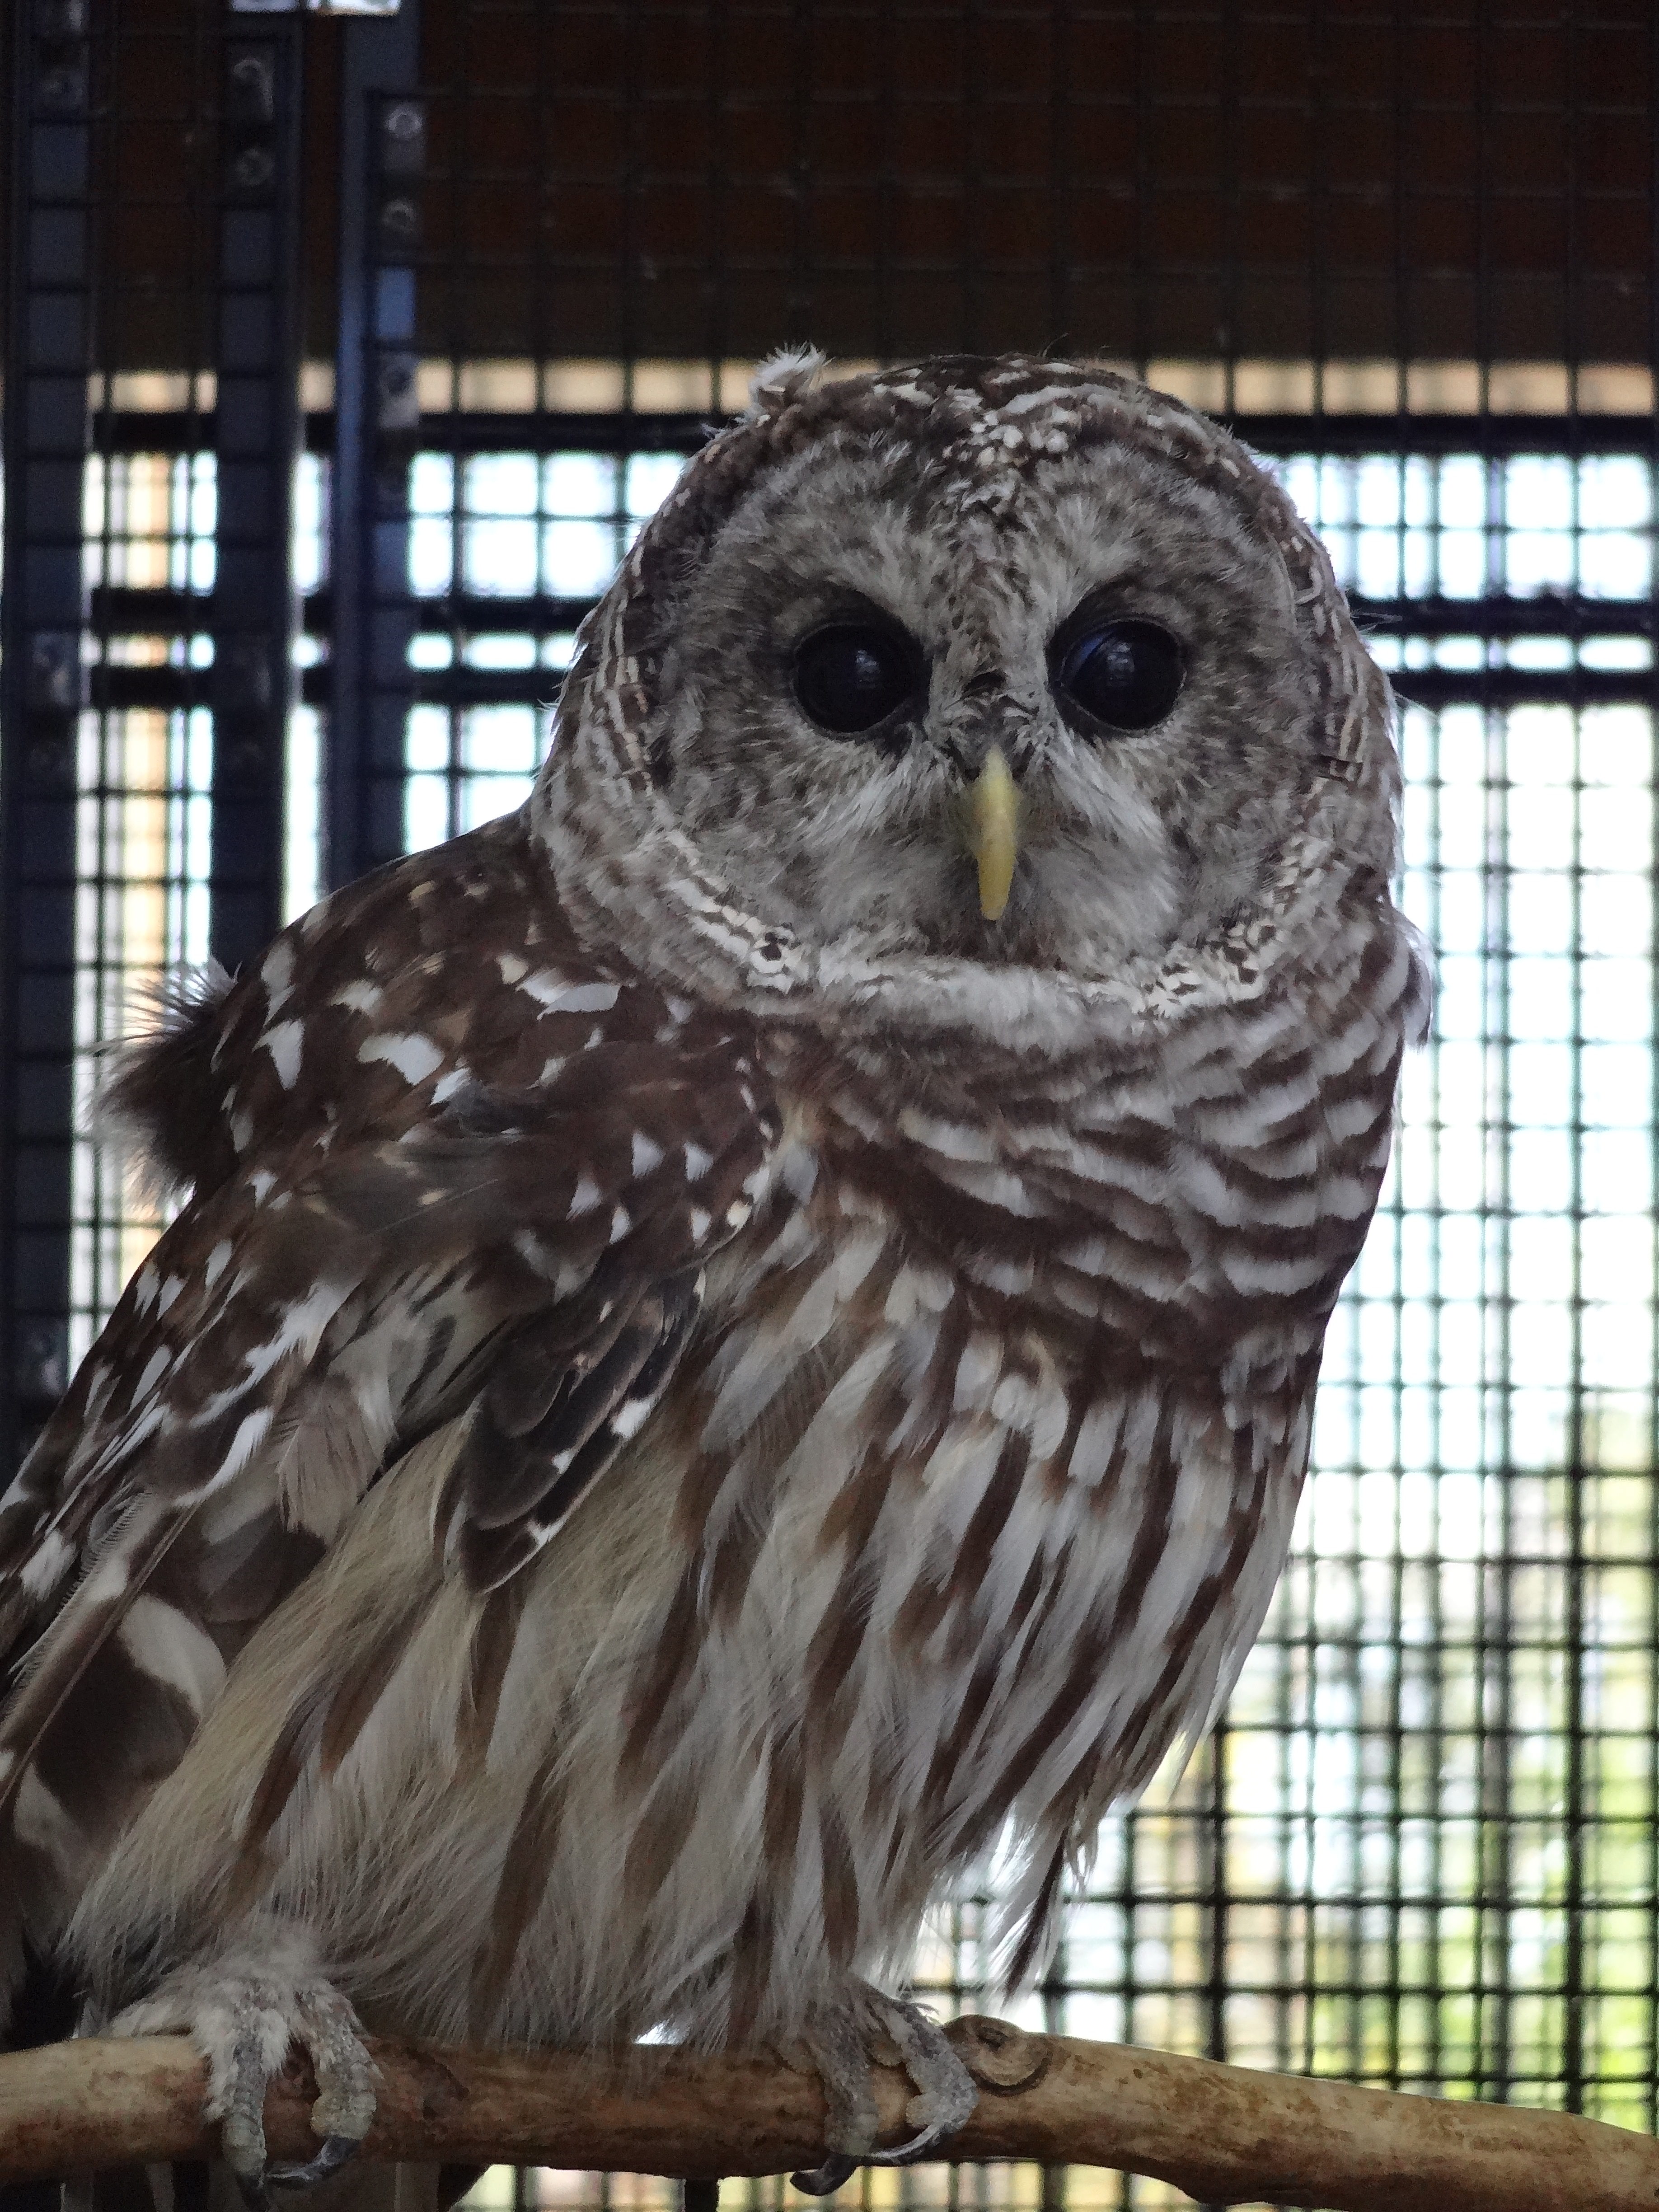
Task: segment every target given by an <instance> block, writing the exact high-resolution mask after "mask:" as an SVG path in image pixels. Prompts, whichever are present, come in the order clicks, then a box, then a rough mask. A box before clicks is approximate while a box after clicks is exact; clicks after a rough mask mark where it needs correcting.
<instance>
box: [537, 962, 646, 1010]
mask: <svg viewBox="0 0 1659 2212" xmlns="http://www.w3.org/2000/svg"><path fill="white" fill-rule="evenodd" d="M519 988H520V990H521V991H524V992H526V993H527V994H528V995H529V996H530V997H531V998H532V999H533V1000H535V1001H536V1003H537V1005H538V1006H543V1007H545V1009H546V1010H547V1012H549V1013H550V1014H603V1013H608V1012H610V1010H611V1007H612V1006H615V1005H616V1003H617V997H618V996H619V994H620V990H621V987H620V985H618V984H616V983H569V982H567V981H565V979H564V977H563V976H562V975H560V973H559V972H558V970H557V969H556V968H541V969H538V970H537V972H536V973H535V975H526V977H525V980H524V981H523V982H522V983H520V986H519Z"/></svg>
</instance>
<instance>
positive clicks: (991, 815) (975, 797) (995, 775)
mask: <svg viewBox="0 0 1659 2212" xmlns="http://www.w3.org/2000/svg"><path fill="white" fill-rule="evenodd" d="M968 823H969V829H968V849H969V852H970V853H971V854H973V856H974V858H975V860H977V861H978V863H979V910H980V912H981V914H982V915H984V917H985V919H986V920H987V921H1001V919H1002V910H1003V908H1005V907H1006V905H1007V903H1008V891H1009V888H1010V886H1011V885H1012V883H1013V880H1014V860H1015V857H1016V855H1017V854H1018V851H1019V793H1018V792H1017V791H1016V790H1015V789H1014V779H1013V777H1012V775H1010V774H1009V773H1008V763H1007V762H1006V760H1005V759H1004V758H1003V757H1002V748H1001V746H1000V745H993V746H992V748H991V750H990V751H989V752H988V753H987V754H986V756H985V765H984V767H983V768H982V769H981V770H980V772H979V775H977V777H976V778H975V781H974V786H973V788H972V790H971V791H969V793H968Z"/></svg>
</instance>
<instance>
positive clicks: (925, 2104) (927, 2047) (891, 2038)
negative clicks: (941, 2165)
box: [789, 1983, 979, 2197]
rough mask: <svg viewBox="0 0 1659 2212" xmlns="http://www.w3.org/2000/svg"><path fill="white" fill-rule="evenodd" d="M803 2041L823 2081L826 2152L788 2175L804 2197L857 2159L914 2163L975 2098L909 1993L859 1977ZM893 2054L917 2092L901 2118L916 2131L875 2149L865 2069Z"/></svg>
mask: <svg viewBox="0 0 1659 2212" xmlns="http://www.w3.org/2000/svg"><path fill="white" fill-rule="evenodd" d="M805 2042H806V2046H807V2049H808V2050H809V2051H811V2054H812V2059H813V2063H814V2064H815V2065H816V2066H817V2071H818V2076H819V2079H820V2080H821V2081H823V2095H824V2102H825V2105H826V2106H827V2108H828V2109H827V2112H826V2114H825V2119H824V2130H823V2139H824V2145H825V2148H826V2149H827V2150H828V2152H829V2156H828V2157H827V2158H826V2159H825V2160H824V2161H823V2164H822V2166H814V2167H813V2168H812V2169H811V2172H805V2173H793V2174H791V2175H790V2177H789V2178H790V2179H791V2181H793V2184H794V2185H795V2187H796V2188H797V2189H799V2190H801V2191H805V2194H806V2195H807V2196H809V2197H828V2196H829V2193H830V2192H831V2191H832V2190H836V2189H839V2188H840V2187H841V2185H842V2182H843V2181H846V2180H848V2179H849V2178H850V2177H851V2176H852V2175H853V2174H854V2173H855V2172H857V2170H858V2168H859V2167H860V2166H912V2165H914V2164H915V2161H916V2160H918V2159H923V2158H926V2157H927V2154H929V2152H930V2151H933V2150H934V2149H935V2148H937V2147H938V2146H939V2144H940V2143H941V2142H944V2140H945V2136H951V2135H954V2134H955V2133H956V2131H957V2129H958V2128H959V2127H961V2126H962V2124H963V2122H964V2121H965V2120H967V2119H968V2118H969V2116H970V2115H971V2114H972V2112H973V2110H974V2107H975V2105H977V2104H978V2102H979V2092H978V2090H977V2089H976V2088H975V2087H974V2078H973V2076H972V2075H971V2074H969V2071H968V2069H967V2068H966V2067H965V2066H964V2065H963V2063H962V2061H961V2059H960V2058H958V2057H957V2054H956V2052H955V2051H953V2050H952V2049H951V2045H950V2044H949V2043H948V2042H947V2041H946V2040H945V2032H944V2030H943V2029H942V2028H941V2027H939V2022H938V2021H935V2020H930V2019H929V2018H928V2016H927V2014H926V2013H925V2012H923V2011H922V2009H921V2006H920V2005H915V2004H912V2003H911V2002H910V2001H909V1999H908V1997H890V1996H884V1995H883V1993H882V1992H881V1991H880V1990H874V1989H872V1988H871V1987H870V1986H869V1984H867V1983H860V1984H859V1985H858V1987H857V1989H856V1990H855V1992H854V1996H853V2000H852V2002H850V2003H849V2004H848V2006H846V2007H845V2008H841V2009H837V2010H836V2011H835V2012H833V2013H828V2014H823V2015H820V2016H819V2018H818V2019H817V2021H814V2022H813V2024H812V2026H811V2028H810V2029H809V2030H808V2032H807V2034H806V2037H805ZM884 2046H891V2047H896V2053H897V2056H898V2058H899V2060H900V2062H901V2063H902V2065H903V2068H904V2070H905V2072H906V2073H907V2074H908V2075H909V2076H910V2079H911V2081H913V2082H915V2087H916V2093H915V2096H914V2097H912V2098H911V2100H910V2101H909V2103H908V2105H907V2106H905V2118H907V2119H908V2121H909V2122H910V2124H911V2125H912V2126H913V2127H914V2128H915V2130H917V2132H916V2133H915V2135H914V2136H911V2137H910V2139H909V2141H908V2142H902V2143H897V2144H896V2145H895V2146H894V2148H892V2149H891V2150H878V2149H876V2148H875V2141H876V2124H877V2114H876V2100H875V2095H874V2093H873V2091H872V2087H871V2082H870V2069H871V2067H872V2064H873V2063H876V2061H877V2060H878V2058H886V2057H888V2050H887V2049H886V2048H884Z"/></svg>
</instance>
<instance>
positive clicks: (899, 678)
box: [795, 623, 921, 738]
mask: <svg viewBox="0 0 1659 2212" xmlns="http://www.w3.org/2000/svg"><path fill="white" fill-rule="evenodd" d="M920 683H921V670H920V668H919V666H918V665H917V659H916V656H915V653H911V652H908V651H907V650H906V648H905V646H904V644H903V643H902V641H901V640H900V639H898V638H896V637H894V636H893V635H891V633H890V631H887V630H884V629H877V628H876V627H875V626H874V625H873V624H872V623H836V624H835V625H833V626H832V627H831V628H830V629H820V630H814V632H813V633H812V635H811V637H808V638H805V639H803V640H802V641H801V643H800V644H799V646H798V647H796V649H795V696H796V698H797V699H799V702H800V703H801V707H802V709H803V711H804V712H805V714H807V715H809V716H810V717H811V720H813V721H815V722H816V723H817V726H818V727H819V728H820V729H821V730H833V731H834V732H836V736H837V737H844V738H851V737H857V736H859V735H860V734H861V732H864V731H866V730H873V729H874V728H875V727H876V726H877V725H878V723H881V722H884V721H885V720H887V718H888V716H889V715H890V714H894V713H895V712H896V710H897V709H898V708H900V707H902V706H903V704H904V702H905V701H906V700H907V699H908V698H910V697H911V696H913V695H914V694H915V691H916V690H918V688H919V686H920Z"/></svg>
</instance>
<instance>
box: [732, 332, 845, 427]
mask: <svg viewBox="0 0 1659 2212" xmlns="http://www.w3.org/2000/svg"><path fill="white" fill-rule="evenodd" d="M828 366H829V355H828V354H827V353H824V352H823V351H822V350H821V349H819V348H818V347H817V346H811V345H809V346H784V347H781V349H779V351H778V352H776V353H775V354H772V355H770V356H769V357H768V358H767V359H766V360H765V361H763V362H762V363H761V365H760V367H759V368H757V370H756V371H755V374H754V375H753V376H752V377H751V378H750V380H749V411H750V414H751V415H781V414H782V412H783V410H784V409H785V408H786V407H793V404H794V403H795V402H796V400H798V399H805V397H806V395H807V393H808V392H811V390H813V388H814V387H815V386H816V385H817V380H818V379H819V377H820V376H822V375H823V372H824V370H825V369H826V368H828Z"/></svg>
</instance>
